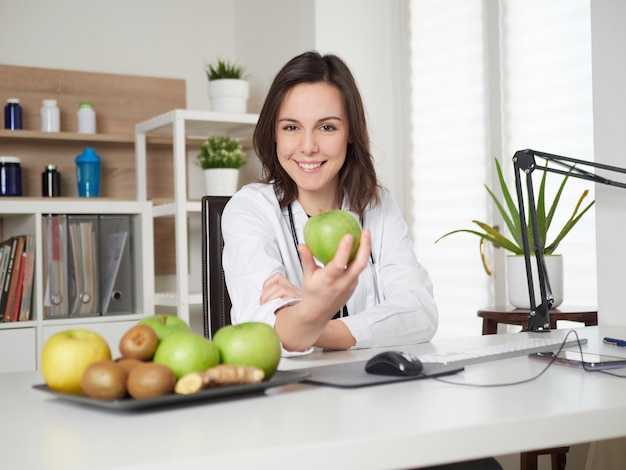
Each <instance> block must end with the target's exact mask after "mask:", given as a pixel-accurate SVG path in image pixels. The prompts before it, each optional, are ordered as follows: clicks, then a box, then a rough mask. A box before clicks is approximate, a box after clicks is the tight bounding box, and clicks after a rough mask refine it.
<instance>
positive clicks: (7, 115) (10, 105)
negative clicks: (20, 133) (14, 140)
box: [4, 98, 22, 130]
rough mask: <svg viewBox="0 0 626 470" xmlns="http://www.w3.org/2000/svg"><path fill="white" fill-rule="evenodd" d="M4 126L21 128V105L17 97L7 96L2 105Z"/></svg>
mask: <svg viewBox="0 0 626 470" xmlns="http://www.w3.org/2000/svg"><path fill="white" fill-rule="evenodd" d="M4 128H5V129H11V130H18V129H21V128H22V107H21V106H20V100H19V99H18V98H9V99H8V100H7V104H6V106H5V107H4Z"/></svg>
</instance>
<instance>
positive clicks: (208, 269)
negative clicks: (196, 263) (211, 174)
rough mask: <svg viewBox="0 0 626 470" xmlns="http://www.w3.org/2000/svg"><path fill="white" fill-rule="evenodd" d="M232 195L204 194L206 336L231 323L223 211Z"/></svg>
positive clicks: (204, 315) (203, 243)
mask: <svg viewBox="0 0 626 470" xmlns="http://www.w3.org/2000/svg"><path fill="white" fill-rule="evenodd" d="M229 199H230V196H204V197H203V198H202V314H203V315H202V322H203V326H204V336H206V337H207V338H209V339H211V338H213V335H214V334H215V332H216V331H217V330H219V329H220V328H221V327H222V326H224V325H230V308H231V305H232V304H231V302H230V296H229V295H228V290H227V288H226V280H225V279H224V270H223V269H222V250H223V249H224V239H223V238H222V212H223V211H224V207H225V206H226V203H227V202H228V201H229Z"/></svg>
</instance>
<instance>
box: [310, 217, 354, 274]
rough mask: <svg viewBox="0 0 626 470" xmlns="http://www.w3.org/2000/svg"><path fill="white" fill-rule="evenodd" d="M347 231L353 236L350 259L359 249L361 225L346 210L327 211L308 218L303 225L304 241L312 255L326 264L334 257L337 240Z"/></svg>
mask: <svg viewBox="0 0 626 470" xmlns="http://www.w3.org/2000/svg"><path fill="white" fill-rule="evenodd" d="M348 233H349V234H350V235H352V237H353V238H354V242H353V244H352V250H351V251H350V258H349V259H348V261H352V260H353V259H354V257H355V256H356V252H357V250H358V249H359V242H360V241H361V226H360V225H359V222H358V221H357V220H356V219H355V218H354V216H353V215H352V214H351V213H350V212H348V211H343V210H337V211H327V212H322V213H321V214H318V215H315V216H313V217H311V218H309V220H307V223H306V224H305V225H304V242H305V243H306V246H307V247H309V250H311V253H313V256H315V257H316V258H317V259H318V260H320V261H321V262H322V263H324V264H326V263H328V262H329V261H330V260H332V259H333V258H334V257H335V253H336V252H337V247H338V246H339V242H340V241H341V239H342V238H343V237H344V235H346V234H348Z"/></svg>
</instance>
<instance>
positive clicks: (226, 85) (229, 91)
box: [209, 78, 250, 113]
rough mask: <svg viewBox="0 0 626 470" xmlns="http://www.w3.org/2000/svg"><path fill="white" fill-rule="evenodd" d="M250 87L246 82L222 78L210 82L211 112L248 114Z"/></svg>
mask: <svg viewBox="0 0 626 470" xmlns="http://www.w3.org/2000/svg"><path fill="white" fill-rule="evenodd" d="M249 95H250V86H249V84H248V82H247V81H246V80H241V79H235V78H222V79H220V80H210V81H209V99H210V100H211V110H212V111H216V112H219V113H246V112H247V108H248V96H249Z"/></svg>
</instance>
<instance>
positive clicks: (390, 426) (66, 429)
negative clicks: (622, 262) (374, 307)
mask: <svg viewBox="0 0 626 470" xmlns="http://www.w3.org/2000/svg"><path fill="white" fill-rule="evenodd" d="M577 331H578V332H579V334H581V336H583V337H586V338H588V340H589V344H588V345H587V346H586V349H587V350H589V351H594V352H596V351H598V352H604V353H607V354H612V355H623V356H626V349H621V348H617V347H614V346H608V345H603V344H602V343H601V339H602V337H603V336H613V337H620V338H626V328H624V327H615V328H609V327H603V326H600V327H587V328H580V329H578V330H577ZM565 333H566V330H554V331H551V332H550V333H546V334H549V335H553V336H559V337H561V336H563V335H564V334H565ZM524 334H527V333H514V334H509V335H492V336H477V337H472V338H466V339H463V340H461V341H455V342H456V343H457V346H456V347H455V344H454V343H455V342H453V341H450V340H440V341H434V342H432V343H427V344H423V345H416V346H413V347H407V348H404V349H405V350H410V351H413V352H415V353H418V354H420V353H422V354H425V353H431V352H433V351H449V350H454V349H458V346H467V347H469V346H471V345H475V344H494V343H499V342H502V341H506V340H507V339H509V340H510V339H511V338H515V339H519V337H520V335H524ZM535 334H537V333H535ZM375 352H376V350H364V351H349V352H334V353H314V354H313V355H311V356H306V357H300V358H292V359H284V360H283V362H282V363H281V368H282V369H294V368H299V367H311V366H318V365H322V364H326V363H328V364H331V363H339V362H346V361H353V360H362V359H366V358H369V357H370V356H371V355H372V354H374V353H375ZM620 353H621V354H620ZM543 367H544V365H543V364H541V363H538V362H535V361H530V360H529V359H528V358H527V357H518V358H514V359H507V360H503V361H497V362H491V363H486V364H480V365H472V366H467V367H466V370H465V371H464V372H462V373H460V374H457V375H453V376H450V377H448V379H447V380H453V381H460V382H468V383H482V384H486V383H501V382H505V381H515V380H519V379H523V378H527V377H531V376H533V375H535V374H536V373H537V372H539V371H540V370H541V369H542V368H543ZM37 383H42V379H41V378H40V376H39V374H38V373H11V374H4V375H0V467H1V468H14V469H18V468H20V469H21V468H25V469H26V468H28V469H30V468H33V469H34V468H37V469H59V470H72V469H80V470H85V469H91V470H95V469H176V470H179V469H181V470H182V469H203V470H205V469H210V468H211V469H225V468H228V469H252V468H255V469H264V468H267V469H272V470H279V469H289V470H293V469H315V470H318V469H320V468H358V469H365V470H366V469H385V468H414V467H418V466H422V465H432V464H435V463H443V462H448V461H451V460H454V461H458V460H466V459H472V458H478V457H483V456H496V455H503V454H510V453H516V452H520V451H524V450H531V449H537V448H545V447H555V446H560V445H568V444H576V443H581V442H588V441H594V440H600V439H607V438H613V437H619V436H625V435H626V425H625V424H624V423H626V399H625V398H624V397H625V396H626V393H625V392H626V380H624V379H619V378H615V377H609V376H605V375H601V374H596V373H593V374H592V373H586V372H584V371H582V370H580V369H572V368H567V367H563V366H553V367H552V368H551V369H550V370H549V371H548V372H547V373H546V374H544V375H543V376H542V377H541V378H539V379H538V380H536V381H533V382H530V383H527V384H523V385H516V386H510V387H498V388H474V387H464V386H458V385H449V384H444V383H441V382H438V381H435V380H417V381H411V382H404V383H398V384H393V385H379V386H373V387H365V388H359V389H338V388H331V387H318V386H312V385H307V384H293V385H288V386H284V387H277V388H272V389H270V390H268V392H267V394H266V395H260V396H254V397H246V398H239V399H232V400H227V401H220V402H214V403H211V402H206V403H201V404H195V405H191V406H185V407H177V408H168V409H162V410H154V411H145V412H137V413H127V414H119V413H111V412H107V411H102V410H99V409H91V408H88V407H81V406H77V405H75V404H72V403H69V402H66V401H63V400H60V399H57V398H54V397H52V396H50V395H48V394H45V393H43V392H41V391H37V390H33V389H31V386H32V385H33V384H37Z"/></svg>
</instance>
